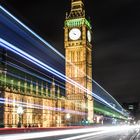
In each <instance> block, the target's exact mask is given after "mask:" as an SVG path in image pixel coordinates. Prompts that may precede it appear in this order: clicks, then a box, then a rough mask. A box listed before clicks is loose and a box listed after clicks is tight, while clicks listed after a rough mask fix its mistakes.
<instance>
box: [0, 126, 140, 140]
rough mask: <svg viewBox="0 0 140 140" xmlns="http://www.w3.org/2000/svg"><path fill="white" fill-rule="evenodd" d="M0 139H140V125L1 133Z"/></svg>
mask: <svg viewBox="0 0 140 140" xmlns="http://www.w3.org/2000/svg"><path fill="white" fill-rule="evenodd" d="M0 140H140V126H117V127H116V126H115V127H93V128H82V129H69V130H68V129H67V130H53V131H45V132H25V133H20V134H16V133H15V134H3V135H0Z"/></svg>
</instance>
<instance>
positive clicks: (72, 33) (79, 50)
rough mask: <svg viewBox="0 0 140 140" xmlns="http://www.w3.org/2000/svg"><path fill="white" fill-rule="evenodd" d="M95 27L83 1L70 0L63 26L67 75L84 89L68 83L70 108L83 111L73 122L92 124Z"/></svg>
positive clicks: (67, 93)
mask: <svg viewBox="0 0 140 140" xmlns="http://www.w3.org/2000/svg"><path fill="white" fill-rule="evenodd" d="M91 35H92V27H91V24H90V22H89V21H88V20H87V19H86V17H85V10H84V3H83V0H71V11H70V13H69V14H66V20H65V25H64V46H65V57H66V64H65V65H66V70H65V71H66V77H68V78H70V79H72V80H73V81H75V82H77V83H78V84H80V85H81V86H82V87H84V89H86V90H82V89H81V88H79V87H77V86H76V85H72V84H70V83H68V82H66V97H67V100H68V101H70V102H71V104H68V105H67V108H69V109H71V110H75V111H78V112H84V113H85V116H84V117H83V116H80V115H79V116H78V115H75V116H73V117H72V122H80V121H81V120H83V119H86V120H87V119H88V121H89V122H90V123H93V113H94V107H93V98H92V96H91V92H92V44H91V41H92V40H91V39H92V37H91Z"/></svg>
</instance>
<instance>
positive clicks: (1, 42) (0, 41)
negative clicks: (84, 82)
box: [0, 38, 124, 115]
mask: <svg viewBox="0 0 140 140" xmlns="http://www.w3.org/2000/svg"><path fill="white" fill-rule="evenodd" d="M0 45H1V46H2V47H4V48H6V49H8V50H10V51H12V52H14V53H16V54H18V55H20V56H21V57H23V58H25V59H26V60H28V61H30V62H32V63H34V64H35V65H37V66H39V67H41V68H42V69H44V70H46V71H48V72H50V73H52V74H54V75H55V76H57V77H59V78H60V79H62V80H64V81H66V80H67V82H69V83H70V84H72V85H75V86H77V87H78V88H80V89H82V90H83V91H85V92H87V94H89V95H92V96H94V97H95V98H97V99H98V100H100V101H101V102H103V103H105V104H106V105H107V106H109V107H110V108H112V109H113V110H115V111H117V112H119V113H121V114H123V112H122V111H120V110H118V109H116V108H115V107H113V106H112V105H110V104H109V103H108V102H107V101H105V100H104V99H103V98H101V97H99V96H98V95H96V94H95V93H93V92H91V91H89V90H87V89H86V88H84V87H83V86H81V85H80V84H78V83H76V82H75V81H73V80H72V79H70V78H68V77H66V76H65V75H63V74H62V73H60V72H58V71H56V70H55V69H53V68H51V67H50V66H48V65H46V64H44V63H43V62H41V61H39V60H37V59H36V58H34V57H33V56H31V55H29V54H27V53H26V52H24V51H22V50H20V49H18V48H17V47H15V46H14V45H12V44H10V43H8V42H7V41H5V40H3V39H2V38H0ZM123 115H124V114H123Z"/></svg>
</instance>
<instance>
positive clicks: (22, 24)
mask: <svg viewBox="0 0 140 140" xmlns="http://www.w3.org/2000/svg"><path fill="white" fill-rule="evenodd" d="M0 9H2V10H3V11H4V12H5V13H6V14H7V15H9V16H10V17H11V18H12V19H14V21H16V22H17V23H18V24H20V25H21V26H22V27H24V28H25V29H26V30H27V31H28V32H30V33H31V34H32V35H34V36H35V37H36V38H37V39H39V40H40V41H41V42H42V43H44V44H45V45H47V46H48V47H49V48H50V49H51V50H53V51H54V52H55V53H56V54H58V55H59V56H60V57H61V58H63V59H64V60H65V56H64V55H62V54H61V53H60V52H59V51H57V50H56V49H55V48H54V47H53V46H51V45H50V44H49V43H48V42H47V41H45V40H44V39H43V38H41V37H40V36H39V35H37V34H36V33H35V32H34V31H33V30H32V29H30V28H29V27H27V26H26V25H25V24H24V23H22V22H21V21H20V20H18V19H17V18H16V17H15V16H14V15H12V14H11V13H10V12H8V11H7V10H6V9H5V8H3V7H2V6H1V5H0ZM66 61H67V60H66ZM67 62H69V63H70V64H71V65H73V66H74V67H76V66H75V65H74V64H73V63H71V62H70V61H67ZM78 70H79V72H82V73H84V72H83V71H81V70H80V69H79V68H78ZM84 74H85V73H84ZM86 76H87V77H88V78H89V79H91V80H92V82H94V83H95V84H96V85H98V86H99V87H100V88H101V89H102V90H103V91H105V93H106V94H108V96H110V97H111V98H112V99H113V100H114V101H115V102H116V104H117V105H118V106H119V107H120V108H121V109H123V108H122V106H121V105H120V104H119V103H118V102H117V101H116V100H115V98H114V97H113V96H111V95H110V94H109V93H108V92H107V91H106V90H105V89H104V88H103V87H101V86H100V85H99V84H98V83H97V82H96V81H95V80H93V79H92V78H91V77H89V76H88V75H86ZM109 106H112V105H109ZM112 108H114V106H112ZM121 112H122V111H121ZM123 115H124V114H123Z"/></svg>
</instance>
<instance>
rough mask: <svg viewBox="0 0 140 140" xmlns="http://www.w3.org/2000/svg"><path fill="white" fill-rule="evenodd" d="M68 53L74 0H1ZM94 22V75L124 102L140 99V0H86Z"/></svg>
mask: <svg viewBox="0 0 140 140" xmlns="http://www.w3.org/2000/svg"><path fill="white" fill-rule="evenodd" d="M1 4H2V5H3V6H4V7H5V8H7V9H8V10H9V11H10V12H11V13H13V14H14V15H15V16H16V17H18V18H19V19H20V20H21V21H23V22H24V23H25V24H26V25H27V26H29V27H31V28H32V29H33V30H34V31H35V32H37V33H38V34H39V35H40V36H42V37H43V38H44V39H45V40H47V41H49V42H50V43H51V44H52V45H54V47H55V48H57V49H58V50H59V51H60V52H61V53H63V54H64V45H63V25H64V19H65V13H66V12H69V11H70V0H39V1H37V0H1ZM85 8H86V14H87V17H90V19H91V21H92V26H93V79H94V80H95V81H97V82H98V83H99V84H100V85H101V86H103V87H104V88H105V89H106V90H107V91H108V92H109V93H110V94H111V95H113V96H114V97H115V98H116V99H117V100H118V101H119V102H120V103H122V102H135V101H140V0H85Z"/></svg>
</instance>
